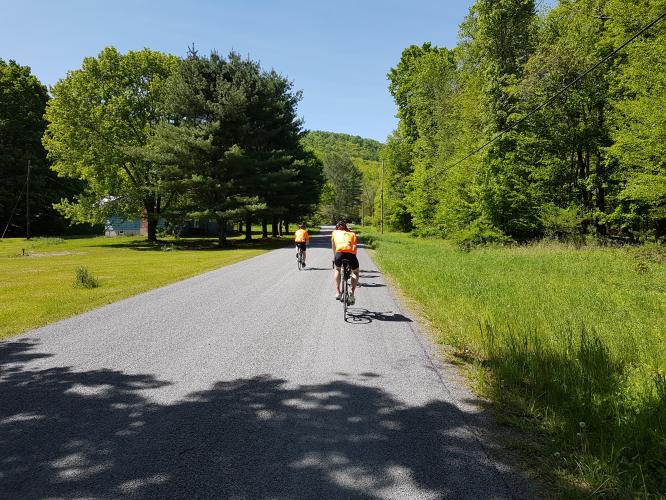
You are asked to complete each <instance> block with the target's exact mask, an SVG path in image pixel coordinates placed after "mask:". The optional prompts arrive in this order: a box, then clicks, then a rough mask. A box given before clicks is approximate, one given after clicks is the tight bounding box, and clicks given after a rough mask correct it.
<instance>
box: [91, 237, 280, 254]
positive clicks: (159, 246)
mask: <svg viewBox="0 0 666 500" xmlns="http://www.w3.org/2000/svg"><path fill="white" fill-rule="evenodd" d="M289 243H290V241H289V240H288V239H280V238H257V239H253V240H252V241H245V240H242V239H229V240H227V243H226V245H224V246H220V245H219V243H218V240H217V239H214V238H179V239H168V240H158V241H156V242H150V241H148V240H130V241H122V239H121V240H119V241H118V242H116V243H105V244H100V245H92V246H96V247H100V248H122V249H128V250H136V251H140V252H164V251H179V250H190V251H192V250H199V251H225V250H239V249H264V250H275V249H277V248H283V247H285V246H288V245H289Z"/></svg>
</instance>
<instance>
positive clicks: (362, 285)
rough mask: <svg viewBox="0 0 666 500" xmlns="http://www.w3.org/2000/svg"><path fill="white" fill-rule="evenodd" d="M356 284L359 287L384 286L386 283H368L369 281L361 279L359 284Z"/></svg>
mask: <svg viewBox="0 0 666 500" xmlns="http://www.w3.org/2000/svg"><path fill="white" fill-rule="evenodd" d="M356 286H358V287H359V288H383V287H385V286H386V285H384V284H383V283H368V282H367V281H359V282H358V285H356Z"/></svg>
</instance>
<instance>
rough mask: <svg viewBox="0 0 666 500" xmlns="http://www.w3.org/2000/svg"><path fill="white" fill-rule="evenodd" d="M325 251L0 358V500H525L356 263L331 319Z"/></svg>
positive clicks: (365, 259)
mask: <svg viewBox="0 0 666 500" xmlns="http://www.w3.org/2000/svg"><path fill="white" fill-rule="evenodd" d="M328 237H329V235H327V234H323V235H322V236H320V237H317V238H315V239H314V240H313V248H311V249H310V250H309V252H308V253H309V256H308V265H310V266H312V267H310V268H309V269H307V270H306V271H302V272H298V271H297V269H296V262H295V254H294V251H293V250H292V249H281V250H276V251H273V252H270V253H268V254H265V255H262V256H259V257H256V258H253V259H251V260H248V261H245V262H242V263H238V264H234V265H232V266H229V267H225V268H222V269H219V270H216V271H213V272H209V273H207V274H204V275H201V276H198V277H195V278H192V279H188V280H185V281H182V282H179V283H176V284H174V285H171V286H167V287H164V288H161V289H158V290H154V291H152V292H149V293H146V294H143V295H139V296H136V297H133V298H130V299H126V300H123V301H120V302H117V303H114V304H111V305H109V306H107V307H103V308H100V309H97V310H94V311H91V312H89V313H86V314H83V315H80V316H77V317H74V318H71V319H69V320H65V321H62V322H59V323H56V324H53V325H51V326H48V327H45V328H41V329H38V330H33V331H31V332H28V333H26V334H24V335H21V336H19V337H15V338H14V339H12V340H11V341H7V342H4V343H0V498H3V499H9V498H20V499H31V498H118V497H127V498H188V499H189V498H229V499H255V498H266V499H296V498H318V499H333V498H345V499H347V498H351V499H383V498H405V499H434V498H443V497H451V498H476V499H479V498H511V497H516V496H524V495H525V494H524V491H525V490H521V487H520V486H519V485H520V484H522V478H521V476H520V475H519V474H517V473H515V472H512V471H511V470H510V468H508V467H507V466H505V465H504V464H502V463H501V462H500V461H499V460H498V459H491V458H489V457H490V456H491V455H493V454H492V453H491V454H489V450H490V449H491V448H492V446H493V444H492V443H491V442H490V439H489V438H488V437H487V436H486V437H483V438H482V437H480V436H482V435H484V434H483V432H482V431H483V429H482V428H481V429H480V428H479V422H480V421H482V420H483V419H482V418H481V419H480V417H481V416H482V414H480V413H479V411H478V410H476V408H475V406H474V405H473V404H472V403H471V402H469V401H468V400H467V399H468V397H469V395H468V394H467V393H466V392H465V390H464V389H462V388H461V386H460V385H459V384H458V382H457V381H456V379H455V375H454V373H455V372H454V370H452V369H451V368H450V367H449V368H447V367H446V366H440V364H439V362H438V361H436V356H433V352H434V348H433V346H432V344H430V342H429V341H428V340H427V339H426V337H425V336H423V335H422V334H420V333H419V331H418V330H417V329H416V326H415V324H414V323H413V322H412V320H411V319H410V318H409V317H408V316H406V315H405V313H404V312H403V311H401V309H400V306H399V305H398V303H396V300H395V299H394V297H393V295H392V294H391V292H390V291H389V289H388V288H387V287H386V283H385V281H384V279H383V277H382V274H381V273H380V272H379V271H378V269H377V267H376V266H375V264H374V263H373V262H372V260H371V259H370V257H369V256H368V254H367V253H366V252H365V251H364V250H361V251H360V252H359V253H360V255H359V260H360V262H361V269H362V271H361V276H362V278H361V279H362V281H363V287H361V288H360V289H359V291H358V301H357V304H356V306H355V307H354V308H352V314H353V315H354V317H353V318H352V319H351V320H350V321H349V322H347V323H345V322H344V321H343V317H342V306H341V305H340V303H339V302H337V301H335V300H334V299H333V289H332V285H331V271H330V267H329V266H330V262H331V260H330V259H331V254H330V249H329V248H328ZM517 485H518V486H517Z"/></svg>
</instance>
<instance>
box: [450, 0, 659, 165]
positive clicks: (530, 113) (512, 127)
mask: <svg viewBox="0 0 666 500" xmlns="http://www.w3.org/2000/svg"><path fill="white" fill-rule="evenodd" d="M664 17H666V11H664V12H663V13H662V14H661V15H660V16H659V17H657V18H655V19H653V20H652V21H651V22H650V23H648V24H646V25H645V26H643V27H642V28H641V29H640V31H638V32H637V33H635V34H634V35H632V36H631V37H630V38H628V39H627V40H625V41H624V42H623V43H622V45H620V46H619V47H618V48H616V49H614V50H613V51H612V52H610V53H609V54H608V55H607V56H606V57H604V58H602V59H601V60H600V61H598V62H597V63H596V64H595V65H594V66H592V67H590V68H589V69H588V70H587V71H585V72H584V73H582V74H580V75H578V76H577V77H576V78H574V79H573V80H572V81H571V82H569V83H567V84H566V85H565V86H564V87H562V88H561V89H560V90H558V91H557V92H555V93H554V94H553V95H552V96H550V97H549V98H548V99H547V100H546V101H544V102H542V103H541V104H539V105H538V106H537V107H535V108H534V109H532V110H531V111H529V112H528V113H527V114H526V115H525V116H523V117H522V118H521V119H520V120H518V121H517V122H515V123H514V124H512V125H511V126H509V127H507V128H505V129H504V130H502V131H500V132H498V133H497V135H495V136H494V137H493V138H492V139H489V140H488V141H486V142H484V143H483V144H482V145H481V146H479V147H478V148H476V149H475V150H473V151H471V152H470V153H468V154H467V155H466V156H465V157H464V158H463V159H462V160H458V161H457V162H455V163H454V164H453V165H451V166H450V167H448V168H453V167H455V166H457V165H459V164H461V163H462V162H464V161H465V160H467V159H468V158H471V157H472V156H474V155H475V154H476V153H478V152H479V151H481V150H482V149H484V148H485V147H486V146H489V145H491V144H492V143H493V142H495V141H496V140H497V139H499V138H500V137H502V136H503V135H504V134H506V133H507V132H510V131H511V130H513V129H514V128H516V127H517V126H518V125H520V124H521V123H523V122H524V121H525V120H526V119H527V118H529V117H530V116H532V115H533V114H534V113H536V112H537V111H540V110H541V109H542V108H544V107H546V106H547V105H548V104H550V103H551V102H553V101H554V100H555V99H557V98H558V97H559V96H561V95H562V94H563V93H564V92H565V91H566V90H568V89H569V88H571V87H573V86H574V85H576V84H577V83H578V82H579V81H581V80H582V79H583V78H585V77H586V76H587V75H589V74H590V73H591V72H592V71H594V70H595V69H597V68H598V67H599V66H601V65H602V64H603V63H605V62H606V61H608V60H609V59H610V58H611V57H613V56H614V55H615V54H617V53H618V52H619V51H621V50H622V49H623V48H625V47H626V46H627V45H629V44H630V43H631V42H633V41H634V40H635V39H636V38H638V37H639V36H641V35H642V34H643V33H645V32H646V31H647V30H649V29H650V28H652V27H653V26H654V25H655V24H657V23H658V22H659V21H661V20H662V19H663V18H664Z"/></svg>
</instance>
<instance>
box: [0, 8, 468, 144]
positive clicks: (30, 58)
mask: <svg viewBox="0 0 666 500" xmlns="http://www.w3.org/2000/svg"><path fill="white" fill-rule="evenodd" d="M471 3H472V0H439V1H437V0H431V1H424V0H410V1H406V0H401V1H395V0H384V1H375V0H371V1H363V0H356V1H352V0H335V1H319V0H310V1H305V0H303V1H302V0H246V1H227V0H219V1H213V0H207V1H203V0H191V1H190V2H186V1H183V0H180V1H174V0H163V1H156V0H155V1H147V0H134V1H129V0H113V1H110V2H102V1H98V0H39V1H38V0H0V12H1V13H2V14H0V17H1V20H0V25H1V26H2V29H1V30H0V58H2V59H4V60H9V59H14V60H16V61H17V62H18V63H19V64H22V65H26V66H30V67H31V68H32V71H33V73H34V74H35V75H37V77H38V78H39V79H40V80H41V81H42V82H43V83H45V84H46V85H53V84H54V83H55V82H57V81H58V80H59V79H60V78H63V77H64V76H65V75H66V74H67V71H69V70H72V69H77V68H79V67H80V66H81V61H82V59H83V58H84V57H86V56H94V55H97V54H98V53H99V51H100V50H101V49H102V48H103V47H106V46H109V45H113V46H115V47H117V48H118V49H119V50H121V51H123V52H125V51H127V50H135V49H141V48H143V47H148V48H150V49H153V50H160V51H163V52H169V53H172V54H176V55H178V56H183V55H185V53H186V51H187V47H188V46H190V45H192V44H193V43H194V44H195V46H196V48H197V49H198V50H199V51H200V52H202V53H207V52H209V51H210V50H211V49H217V51H218V52H220V53H223V54H226V53H227V52H229V51H230V50H232V49H233V50H236V51H237V52H240V53H241V54H243V55H249V56H250V57H251V58H252V59H255V60H259V61H261V63H262V65H263V66H264V67H266V68H275V69H276V70H277V71H279V72H280V73H282V74H283V75H286V76H288V77H289V78H290V79H291V80H293V82H294V85H295V87H296V88H297V89H301V90H302V91H303V101H302V102H301V104H300V106H299V114H300V115H301V116H303V118H304V119H305V127H306V128H308V129H313V130H314V129H317V130H329V131H335V132H346V133H350V134H355V135H360V136H363V137H370V138H373V139H378V140H381V141H384V140H385V139H386V136H387V135H388V134H389V133H390V132H391V131H392V130H393V129H394V128H395V125H396V118H395V105H394V104H393V100H392V99H391V96H390V95H389V93H388V90H387V81H386V73H387V72H388V70H389V69H390V68H391V67H392V66H394V65H395V64H396V63H397V61H398V60H399V58H400V53H401V52H402V49H404V48H405V47H407V46H408V45H410V44H421V43H422V42H424V41H431V42H433V43H434V44H436V45H440V46H446V47H453V46H454V45H455V44H456V39H457V30H458V25H459V24H460V22H461V21H462V19H463V18H464V16H465V14H466V13H467V10H468V8H469V6H470V5H471Z"/></svg>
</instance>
